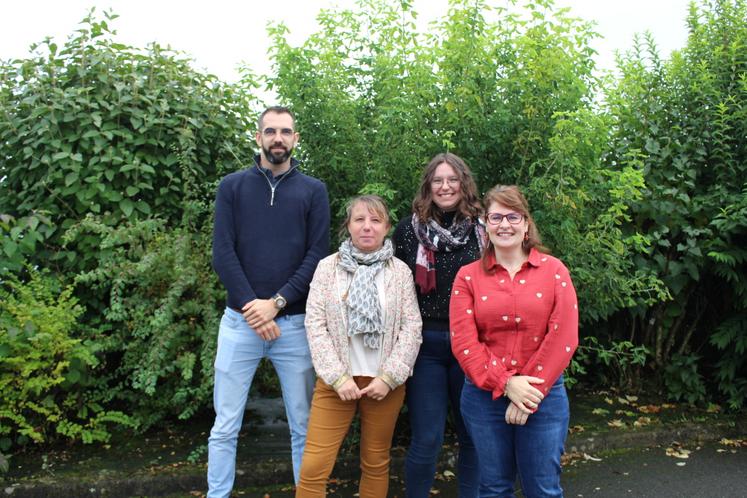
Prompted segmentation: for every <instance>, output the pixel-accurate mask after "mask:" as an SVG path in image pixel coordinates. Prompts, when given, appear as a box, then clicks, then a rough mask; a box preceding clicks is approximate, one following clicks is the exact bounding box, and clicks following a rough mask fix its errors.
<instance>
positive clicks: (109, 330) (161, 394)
mask: <svg viewBox="0 0 747 498" xmlns="http://www.w3.org/2000/svg"><path fill="white" fill-rule="evenodd" d="M165 225H166V223H165V221H163V220H156V219H149V220H143V221H135V222H132V223H123V224H120V225H119V226H118V227H117V228H112V227H110V226H108V225H106V224H104V223H102V222H101V221H100V220H99V219H97V218H96V217H94V216H89V217H87V218H85V219H84V220H83V221H82V222H81V223H79V224H77V225H75V226H73V227H72V228H71V229H70V230H69V231H68V233H67V234H66V239H67V238H69V239H71V240H75V239H78V238H79V237H82V236H85V234H87V233H93V234H96V236H97V237H99V238H100V239H101V246H100V250H99V251H98V255H97V258H98V260H97V267H96V269H95V270H91V271H89V272H84V273H82V274H80V275H78V277H77V278H76V283H77V285H78V286H85V287H86V288H87V289H89V290H90V291H92V292H102V293H104V296H102V299H103V300H104V301H105V302H106V308H105V309H104V319H103V320H102V322H101V325H99V326H98V327H97V328H96V329H94V330H91V331H90V333H91V335H89V336H88V339H89V340H90V341H93V342H95V343H96V344H97V345H98V347H99V348H100V353H101V356H102V358H103V360H102V361H104V362H105V366H106V372H107V375H105V376H101V377H99V378H98V380H97V383H98V388H99V389H101V390H103V391H105V392H107V393H108V394H107V398H108V401H109V402H111V403H113V404H114V406H119V405H122V406H127V407H128V409H129V410H131V411H132V413H133V415H134V416H135V417H136V419H137V420H138V422H139V423H140V424H141V426H142V427H143V428H147V427H149V426H151V425H152V424H154V423H156V422H158V421H160V420H162V419H163V418H165V417H172V416H176V417H179V418H182V419H187V418H189V417H191V416H192V415H193V414H194V413H196V412H197V411H199V410H200V409H202V408H204V407H205V406H206V405H207V404H208V403H209V402H210V400H211V395H212V387H213V378H212V373H213V360H214V357H215V347H216V338H217V332H218V324H219V321H220V316H221V310H222V305H223V300H224V298H225V294H224V291H223V289H222V287H221V286H220V284H219V282H218V279H217V277H216V276H215V274H214V273H213V271H212V268H211V266H210V233H209V231H207V230H198V229H196V228H195V227H190V226H189V225H187V226H185V227H178V228H174V229H167V228H166V227H165Z"/></svg>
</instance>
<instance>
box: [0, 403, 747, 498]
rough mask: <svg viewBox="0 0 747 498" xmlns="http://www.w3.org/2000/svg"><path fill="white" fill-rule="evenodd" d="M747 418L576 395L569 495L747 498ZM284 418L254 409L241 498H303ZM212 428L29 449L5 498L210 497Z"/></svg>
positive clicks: (446, 493)
mask: <svg viewBox="0 0 747 498" xmlns="http://www.w3.org/2000/svg"><path fill="white" fill-rule="evenodd" d="M746 415H747V414H745V413H741V414H728V413H725V411H724V410H722V409H720V408H719V407H714V406H710V407H707V408H705V407H703V408H695V407H689V406H686V405H676V404H667V403H655V402H654V401H653V400H651V399H648V400H644V399H640V400H639V399H638V398H636V397H634V396H619V395H617V394H615V393H611V392H596V393H588V394H579V393H575V394H572V396H571V430H570V432H569V435H568V439H567V442H566V452H567V455H566V457H565V462H564V471H563V477H562V484H563V486H564V488H565V496H566V497H577V496H581V497H589V496H595V497H616V496H657V497H658V496H663V497H667V496H677V497H688V496H694V497H700V496H704V497H706V496H707V497H736V496H743V497H747V479H745V477H747V475H745V474H746V473H747V447H745V445H746V444H747V442H746V441H747V416H746ZM283 419H284V417H283V414H282V402H281V400H279V399H275V400H272V399H269V400H268V399H262V400H254V401H253V402H252V403H251V404H250V405H249V411H248V413H247V416H246V417H245V423H244V429H243V430H242V434H241V436H240V438H239V455H238V458H237V476H236V486H235V491H234V496H252V497H253V496H259V497H262V498H287V497H290V496H293V491H292V485H290V484H289V483H291V482H292V471H291V465H290V451H289V446H290V445H289V440H288V430H287V425H286V424H285V422H284V420H283ZM211 422H212V420H211V418H210V417H209V416H208V417H203V418H201V419H198V420H195V421H192V422H191V423H189V424H178V425H174V426H172V427H166V428H162V429H160V430H158V431H152V432H149V433H147V434H144V435H138V434H120V435H119V436H117V437H115V438H113V440H112V441H111V442H110V443H109V444H107V445H96V446H92V445H88V446H86V445H72V446H69V445H61V446H58V447H51V448H50V447H47V448H40V449H30V450H27V451H25V452H22V453H20V454H16V455H13V456H12V458H11V461H10V463H11V469H10V471H9V472H8V473H7V474H5V475H3V476H0V481H2V482H1V484H0V493H2V495H4V496H12V497H23V498H32V497H33V498H37V497H44V498H54V497H64V498H76V497H91V498H95V497H112V498H118V497H143V498H145V497H147V498H150V497H156V496H163V497H168V498H176V497H201V496H204V494H205V469H206V464H205V462H206V455H205V453H204V449H205V446H204V445H205V442H206V440H207V434H208V432H209V429H210V425H211ZM401 425H403V426H406V422H403V423H402V424H401ZM398 430H399V429H398ZM406 430H407V429H406V427H404V429H403V431H401V432H402V433H400V434H399V436H397V437H398V438H399V443H400V445H395V447H394V448H393V462H392V480H391V487H390V496H391V497H395V496H396V497H401V498H402V497H404V493H403V488H404V484H403V482H402V479H401V475H402V468H403V465H404V454H405V447H404V446H405V445H406V439H407V434H406ZM447 436H448V435H447ZM451 436H452V437H447V444H446V445H445V447H444V450H443V451H442V455H441V459H440V461H439V466H438V472H439V473H438V479H437V480H436V482H435V485H434V494H433V496H435V497H456V496H457V492H456V482H455V478H454V476H453V474H454V473H455V452H456V449H455V447H454V446H453V435H451ZM344 447H347V449H348V451H346V452H343V453H342V454H341V456H340V458H339V459H338V462H337V465H336V467H335V471H334V472H333V481H332V484H331V485H330V487H329V494H328V496H330V497H352V496H355V493H356V492H357V483H356V481H355V479H356V476H357V475H358V472H359V471H358V464H357V460H356V458H355V455H354V454H352V453H353V452H352V451H349V450H350V449H351V448H352V447H353V445H352V444H351V443H350V442H348V443H346V445H345V446H344ZM517 496H519V497H520V496H521V494H517Z"/></svg>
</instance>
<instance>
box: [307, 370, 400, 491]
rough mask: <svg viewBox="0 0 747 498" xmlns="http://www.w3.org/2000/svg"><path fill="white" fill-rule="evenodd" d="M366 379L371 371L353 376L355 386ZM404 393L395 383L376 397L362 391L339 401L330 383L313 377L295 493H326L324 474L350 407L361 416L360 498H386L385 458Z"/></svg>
mask: <svg viewBox="0 0 747 498" xmlns="http://www.w3.org/2000/svg"><path fill="white" fill-rule="evenodd" d="M372 380H373V379H372V378H371V377H355V383H356V384H358V387H359V388H361V389H363V388H364V387H366V386H367V385H368V384H369V382H371V381H372ZM404 399H405V386H404V385H401V386H399V387H398V388H396V389H395V390H393V391H391V392H390V393H389V394H388V395H387V396H386V397H385V398H384V399H383V400H381V401H374V400H372V399H369V398H368V397H366V396H364V397H363V398H361V399H357V400H352V401H343V400H341V399H340V397H339V396H338V395H337V393H336V392H335V390H334V389H332V388H331V387H330V386H328V385H327V384H325V383H324V382H323V381H322V380H321V379H317V381H316V386H315V387H314V398H313V400H312V402H311V414H310V416H309V427H308V431H307V433H306V448H305V449H304V453H303V461H302V462H301V478H300V480H299V483H298V486H297V487H296V498H320V497H323V496H326V494H327V480H328V479H329V476H330V474H331V473H332V469H333V468H334V466H335V461H336V460H337V453H338V452H339V451H340V445H341V444H342V441H343V440H344V439H345V435H346V434H347V433H348V430H349V429H350V424H351V423H352V421H353V417H354V416H355V412H356V411H360V417H361V442H360V463H361V479H360V485H359V489H358V492H359V495H360V498H386V495H387V491H388V490H389V462H390V460H391V456H390V453H389V451H390V449H391V447H392V436H393V434H394V426H395V424H396V423H397V416H398V415H399V411H400V408H402V403H403V401H404Z"/></svg>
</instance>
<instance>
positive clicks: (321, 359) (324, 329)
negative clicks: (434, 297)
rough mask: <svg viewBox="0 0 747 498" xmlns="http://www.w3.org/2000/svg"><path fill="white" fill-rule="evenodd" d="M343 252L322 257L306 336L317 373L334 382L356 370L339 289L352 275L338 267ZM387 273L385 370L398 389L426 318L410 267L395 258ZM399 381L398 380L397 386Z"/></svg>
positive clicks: (308, 311)
mask: <svg viewBox="0 0 747 498" xmlns="http://www.w3.org/2000/svg"><path fill="white" fill-rule="evenodd" d="M337 263H338V256H337V253H335V254H332V255H331V256H327V257H326V258H324V259H323V260H321V261H320V262H319V265H318V266H317V268H316V272H314V278H313V279H312V281H311V288H310V290H309V297H308V299H307V301H306V322H305V324H306V335H307V337H308V339H309V348H310V349H311V360H312V362H313V363H314V369H315V370H316V374H317V375H318V376H319V377H320V378H321V379H322V380H323V381H324V382H325V383H327V384H329V385H333V384H334V383H335V382H336V381H338V380H339V379H341V378H342V377H343V376H346V375H350V352H349V346H350V340H349V337H348V334H347V329H346V327H345V324H347V316H345V315H346V309H347V308H346V306H345V305H344V303H343V302H342V298H341V296H340V293H339V291H338V290H339V289H340V288H341V287H340V284H342V285H343V286H344V287H342V288H347V287H348V284H349V283H350V280H351V279H352V275H350V274H349V273H348V272H347V271H345V270H343V269H341V268H340V267H339V266H338V264H337ZM382 271H384V272H386V273H385V275H384V282H385V289H386V309H387V312H386V313H385V319H386V321H385V324H384V340H383V342H382V351H381V353H382V354H381V358H382V363H381V365H380V367H379V375H380V376H381V377H382V378H383V379H384V380H385V382H387V384H389V385H390V387H392V388H394V387H397V386H399V385H400V384H403V383H404V382H405V381H406V380H407V378H408V377H409V376H410V375H412V367H413V365H414V364H415V359H416V358H417V356H418V351H419V349H420V343H421V342H422V340H423V339H422V335H421V333H422V328H423V322H422V319H421V318H420V310H419V308H418V301H417V297H416V295H415V285H414V283H413V280H412V272H411V271H410V268H408V266H407V265H406V264H405V263H403V262H402V261H400V260H399V259H397V258H395V257H392V258H391V259H390V260H389V262H388V263H387V264H386V266H385V267H384V269H383V270H382ZM392 384H393V385H392Z"/></svg>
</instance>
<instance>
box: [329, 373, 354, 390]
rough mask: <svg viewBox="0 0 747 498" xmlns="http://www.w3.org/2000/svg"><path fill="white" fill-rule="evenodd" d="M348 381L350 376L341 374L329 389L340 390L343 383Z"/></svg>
mask: <svg viewBox="0 0 747 498" xmlns="http://www.w3.org/2000/svg"><path fill="white" fill-rule="evenodd" d="M349 380H350V376H349V375H348V374H342V375H340V377H338V378H337V380H336V381H334V382H333V383H332V384H331V387H332V389H334V390H335V391H337V390H338V389H340V388H341V387H342V385H343V384H344V383H346V382H347V381H349Z"/></svg>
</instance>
